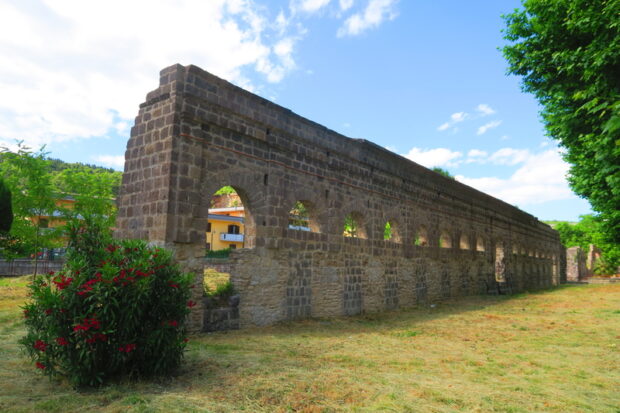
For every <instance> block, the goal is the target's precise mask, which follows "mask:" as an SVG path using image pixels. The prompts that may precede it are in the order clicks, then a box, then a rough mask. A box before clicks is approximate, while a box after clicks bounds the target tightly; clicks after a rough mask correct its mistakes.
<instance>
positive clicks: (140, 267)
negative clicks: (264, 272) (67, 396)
mask: <svg viewBox="0 0 620 413" xmlns="http://www.w3.org/2000/svg"><path fill="white" fill-rule="evenodd" d="M69 230H70V243H69V248H70V252H69V255H68V258H67V263H66V264H65V266H64V268H63V270H62V271H60V272H58V273H53V272H52V273H49V274H47V275H46V276H42V277H39V278H37V279H36V280H34V281H33V283H32V284H31V285H30V289H31V298H32V299H31V301H30V302H29V303H27V304H26V305H25V306H24V307H23V308H24V317H25V319H26V326H27V331H28V333H27V335H26V336H25V337H24V338H23V339H22V340H21V344H22V345H23V346H24V347H25V349H26V351H27V352H28V354H29V355H30V356H31V357H32V359H33V361H34V362H35V366H36V367H37V368H38V369H40V370H42V371H43V372H44V373H45V374H46V375H49V376H50V377H51V376H54V375H62V376H66V377H67V378H68V379H69V380H70V381H71V382H72V383H73V384H74V385H76V386H85V385H87V386H96V385H100V384H102V383H104V382H105V381H106V380H108V379H110V378H112V377H118V376H122V375H129V376H147V375H165V374H169V373H170V372H172V371H173V370H174V369H175V368H177V367H178V366H179V364H180V362H181V359H182V356H183V351H184V349H185V345H186V342H187V338H186V330H185V326H184V322H185V318H186V315H187V314H188V313H189V311H190V308H191V307H192V306H193V305H195V303H193V302H192V301H191V300H189V297H190V284H191V275H190V274H182V273H180V271H179V270H178V268H177V267H176V266H175V265H173V263H172V259H171V254H170V253H169V252H168V251H165V250H163V249H160V248H155V247H149V246H147V245H146V243H144V242H143V241H127V240H125V241H117V240H112V239H111V237H110V236H109V235H107V234H106V233H105V232H104V231H102V230H101V229H100V227H99V226H98V225H96V224H93V223H92V222H89V224H88V226H87V227H84V226H82V227H80V226H77V225H75V224H74V225H72V226H71V227H70V229H69Z"/></svg>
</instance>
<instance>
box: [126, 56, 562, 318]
mask: <svg viewBox="0 0 620 413" xmlns="http://www.w3.org/2000/svg"><path fill="white" fill-rule="evenodd" d="M125 158H126V163H125V173H124V175H123V184H122V189H121V194H120V197H119V214H118V222H117V228H118V230H117V236H119V237H127V238H142V239H145V240H148V241H150V242H151V243H155V244H158V245H162V246H166V247H169V248H172V249H173V250H174V251H175V254H176V259H177V261H178V262H179V263H180V265H181V266H182V267H183V268H184V269H185V270H188V271H193V272H195V273H197V274H202V271H203V267H204V254H205V230H206V226H207V216H208V209H209V203H210V199H211V196H212V194H213V193H214V192H215V191H216V190H217V189H219V188H221V187H222V186H224V185H231V186H233V187H234V188H235V189H236V190H237V191H238V193H239V194H240V196H241V198H242V201H243V203H244V205H245V207H246V244H245V247H246V248H243V249H239V250H236V251H234V252H233V253H232V254H231V257H230V265H231V268H232V270H231V274H232V275H231V277H232V282H233V284H234V285H235V288H236V289H237V291H239V293H240V305H239V315H240V323H241V326H242V327H244V326H251V325H265V324H269V323H274V322H277V321H279V320H286V319H294V318H303V317H322V316H334V315H346V314H356V313H360V312H372V311H381V310H383V309H390V308H397V307H406V306H412V305H416V304H419V303H426V302H434V301H436V300H440V299H442V298H445V297H450V296H462V295H471V294H482V293H487V292H489V291H497V289H506V288H507V289H510V290H511V291H523V290H525V289H528V290H531V289H537V288H544V287H548V286H551V285H557V284H559V283H560V282H562V281H563V280H564V279H565V275H563V274H565V270H564V268H562V267H563V265H562V263H563V259H562V254H563V248H562V246H561V244H560V241H559V237H558V234H557V233H556V232H555V231H554V230H552V229H551V228H550V227H549V226H547V225H545V224H543V223H541V222H539V221H538V220H537V219H536V218H535V217H533V216H531V215H529V214H527V213H525V212H523V211H521V210H519V209H517V208H515V207H513V206H511V205H508V204H506V203H504V202H502V201H500V200H498V199H496V198H493V197H491V196H489V195H486V194H484V193H481V192H479V191H477V190H475V189H472V188H470V187H468V186H466V185H463V184H460V183H459V182H456V181H455V180H452V179H449V178H446V177H443V176H441V175H439V174H437V173H435V172H433V171H430V170H428V169H426V168H424V167H422V166H420V165H418V164H416V163H414V162H411V161H409V160H407V159H405V158H403V157H400V156H398V155H396V154H394V153H391V152H389V151H387V150H385V149H383V148H381V147H379V146H377V145H375V144H373V143H372V142H369V141H366V140H361V139H350V138H347V137H345V136H342V135H340V134H338V133H336V132H334V131H331V130H329V129H327V128H325V127H323V126H321V125H319V124H317V123H314V122H312V121H310V120H308V119H305V118H303V117H301V116H298V115H296V114H294V113H293V112H291V111H290V110H288V109H285V108H283V107H280V106H278V105H276V104H274V103H272V102H270V101H267V100H265V99H263V98H261V97H259V96H256V95H254V94H252V93H250V92H247V91H245V90H243V89H241V88H238V87H236V86H234V85H232V84H230V83H228V82H226V81H224V80H222V79H219V78H217V77H215V76H213V75H211V74H209V73H207V72H205V71H203V70H202V69H200V68H198V67H196V66H191V65H190V66H181V65H174V66H170V67H168V68H166V69H164V70H162V71H161V73H160V84H159V87H158V88H157V89H156V90H154V91H152V92H150V93H149V94H148V95H147V98H146V102H144V103H143V104H141V105H140V112H139V114H138V116H137V117H136V121H135V126H134V127H133V128H132V131H131V137H130V139H129V141H128V144H127V151H126V154H125ZM296 201H304V203H305V204H306V205H307V206H308V207H309V212H310V218H311V227H312V229H313V231H311V232H309V231H299V230H295V229H291V228H289V226H288V223H289V221H288V219H289V211H290V209H291V207H292V205H294V204H295V202H296ZM351 213H353V214H354V215H355V216H356V218H357V220H358V224H359V232H358V235H359V236H358V237H345V236H343V223H344V220H345V217H346V216H347V215H348V214H351ZM388 221H389V222H390V223H391V225H392V230H393V235H394V236H393V238H392V239H391V240H389V241H386V240H384V237H383V230H384V227H385V223H386V222H388ZM420 239H422V240H423V241H426V242H422V243H420V242H416V241H415V240H418V241H419V240H420ZM416 244H426V245H416ZM440 244H442V245H441V246H440ZM201 282H202V280H201V276H200V275H198V276H197V279H196V283H197V284H199V283H201ZM194 291H195V294H196V298H195V301H197V302H199V303H202V300H199V299H198V298H199V296H200V295H201V292H202V289H201V288H196V289H194ZM202 324H203V311H202V309H201V308H200V306H197V307H196V308H195V311H194V312H193V313H192V315H191V326H192V328H193V329H194V330H199V329H201V327H202Z"/></svg>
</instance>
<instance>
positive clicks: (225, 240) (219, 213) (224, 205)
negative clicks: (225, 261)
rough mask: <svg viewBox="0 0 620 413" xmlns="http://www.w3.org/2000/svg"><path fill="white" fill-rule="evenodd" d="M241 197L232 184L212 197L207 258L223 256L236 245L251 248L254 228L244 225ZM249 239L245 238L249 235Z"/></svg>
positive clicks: (245, 216) (243, 207) (208, 222)
mask: <svg viewBox="0 0 620 413" xmlns="http://www.w3.org/2000/svg"><path fill="white" fill-rule="evenodd" d="M243 198H244V197H243V196H242V194H240V193H239V192H238V191H237V190H236V189H235V188H233V187H232V186H223V187H221V188H220V189H218V190H217V191H215V193H214V194H213V195H212V196H211V200H210V202H209V214H208V221H207V234H206V250H207V257H214V258H217V257H220V258H222V257H224V256H227V252H230V250H233V249H237V248H251V247H253V235H254V234H253V228H250V227H249V226H248V225H247V224H246V220H247V216H248V211H247V209H246V207H245V203H244V202H243V200H242V199H243ZM249 233H251V235H252V239H251V240H248V239H247V238H248V235H250V234H249Z"/></svg>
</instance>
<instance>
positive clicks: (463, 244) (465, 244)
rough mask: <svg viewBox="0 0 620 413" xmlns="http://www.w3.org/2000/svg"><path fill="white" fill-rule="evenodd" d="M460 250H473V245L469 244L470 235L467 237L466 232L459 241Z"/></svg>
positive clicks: (462, 233)
mask: <svg viewBox="0 0 620 413" xmlns="http://www.w3.org/2000/svg"><path fill="white" fill-rule="evenodd" d="M459 248H460V249H462V250H469V249H471V245H470V243H469V235H467V234H466V233H465V232H461V237H460V239H459Z"/></svg>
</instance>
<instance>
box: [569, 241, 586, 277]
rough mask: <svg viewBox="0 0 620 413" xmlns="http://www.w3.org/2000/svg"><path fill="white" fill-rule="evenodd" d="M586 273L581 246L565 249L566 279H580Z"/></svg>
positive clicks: (584, 258) (584, 256)
mask: <svg viewBox="0 0 620 413" xmlns="http://www.w3.org/2000/svg"><path fill="white" fill-rule="evenodd" d="M587 275H588V269H587V268H586V255H585V254H584V253H583V250H582V249H581V247H570V248H567V249H566V279H567V280H568V281H582V280H583V279H584V278H586V276H587Z"/></svg>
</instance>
